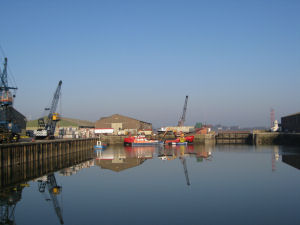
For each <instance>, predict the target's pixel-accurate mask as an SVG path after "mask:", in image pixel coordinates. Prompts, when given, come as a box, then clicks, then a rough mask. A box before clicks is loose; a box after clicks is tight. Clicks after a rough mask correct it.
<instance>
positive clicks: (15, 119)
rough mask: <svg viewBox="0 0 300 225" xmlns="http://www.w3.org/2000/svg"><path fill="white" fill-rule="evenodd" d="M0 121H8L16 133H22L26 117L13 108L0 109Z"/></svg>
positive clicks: (24, 128)
mask: <svg viewBox="0 0 300 225" xmlns="http://www.w3.org/2000/svg"><path fill="white" fill-rule="evenodd" d="M0 121H8V123H12V124H14V126H16V130H17V132H18V133H24V134H25V130H26V122H27V120H26V117H25V116H24V115H22V114H21V113H20V112H18V111H17V110H16V109H15V108H13V107H7V109H6V110H4V109H0Z"/></svg>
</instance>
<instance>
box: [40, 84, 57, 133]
mask: <svg viewBox="0 0 300 225" xmlns="http://www.w3.org/2000/svg"><path fill="white" fill-rule="evenodd" d="M61 85H62V81H59V83H58V86H57V88H56V91H55V93H54V96H53V99H52V103H51V107H50V108H45V110H47V111H49V113H48V117H47V120H46V123H45V120H44V118H43V117H42V118H40V119H38V124H39V129H37V130H35V131H34V134H35V136H36V138H50V139H52V138H54V132H55V127H56V123H57V121H59V115H58V113H55V111H56V108H57V104H58V100H59V97H60V90H61Z"/></svg>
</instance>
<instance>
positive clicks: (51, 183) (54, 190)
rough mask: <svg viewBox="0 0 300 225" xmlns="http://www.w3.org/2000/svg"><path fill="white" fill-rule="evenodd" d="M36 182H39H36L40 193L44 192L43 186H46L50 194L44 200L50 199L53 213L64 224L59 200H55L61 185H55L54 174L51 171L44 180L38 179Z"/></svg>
mask: <svg viewBox="0 0 300 225" xmlns="http://www.w3.org/2000/svg"><path fill="white" fill-rule="evenodd" d="M38 182H39V184H38V188H39V192H41V193H44V192H45V188H46V186H47V189H48V192H49V195H50V199H46V200H48V201H52V203H53V207H54V210H55V213H56V215H57V217H58V218H59V221H60V224H64V221H63V218H62V213H61V209H60V206H59V202H58V200H57V195H58V194H60V192H61V189H62V187H61V186H58V185H57V182H56V179H55V176H54V174H53V173H51V174H49V175H48V176H47V180H46V181H43V180H39V181H38Z"/></svg>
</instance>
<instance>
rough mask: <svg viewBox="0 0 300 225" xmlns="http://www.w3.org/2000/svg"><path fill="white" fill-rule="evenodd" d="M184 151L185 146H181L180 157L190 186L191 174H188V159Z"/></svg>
mask: <svg viewBox="0 0 300 225" xmlns="http://www.w3.org/2000/svg"><path fill="white" fill-rule="evenodd" d="M184 153H185V146H180V156H179V159H180V161H181V163H182V165H183V170H184V175H185V179H186V184H187V185H188V186H189V185H191V183H190V179H189V174H188V170H187V166H186V159H185V157H184Z"/></svg>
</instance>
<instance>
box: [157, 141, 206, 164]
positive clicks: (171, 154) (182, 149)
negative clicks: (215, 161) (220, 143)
mask: <svg viewBox="0 0 300 225" xmlns="http://www.w3.org/2000/svg"><path fill="white" fill-rule="evenodd" d="M180 156H184V157H196V158H197V162H202V161H203V159H208V160H210V159H211V150H210V148H209V147H207V146H205V145H203V146H197V148H194V145H187V146H184V145H175V146H173V145H166V146H164V148H162V149H159V152H158V157H159V158H160V159H161V160H173V159H176V158H177V157H180Z"/></svg>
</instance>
